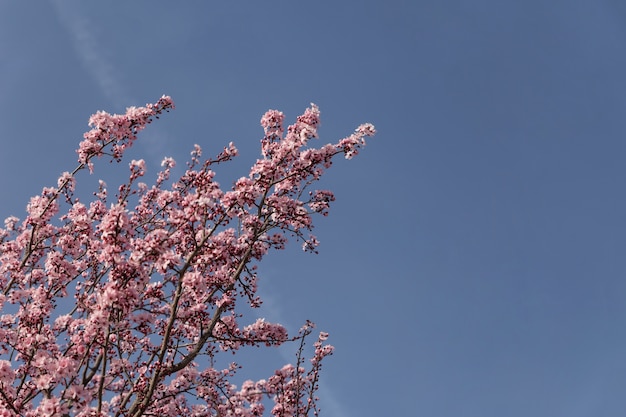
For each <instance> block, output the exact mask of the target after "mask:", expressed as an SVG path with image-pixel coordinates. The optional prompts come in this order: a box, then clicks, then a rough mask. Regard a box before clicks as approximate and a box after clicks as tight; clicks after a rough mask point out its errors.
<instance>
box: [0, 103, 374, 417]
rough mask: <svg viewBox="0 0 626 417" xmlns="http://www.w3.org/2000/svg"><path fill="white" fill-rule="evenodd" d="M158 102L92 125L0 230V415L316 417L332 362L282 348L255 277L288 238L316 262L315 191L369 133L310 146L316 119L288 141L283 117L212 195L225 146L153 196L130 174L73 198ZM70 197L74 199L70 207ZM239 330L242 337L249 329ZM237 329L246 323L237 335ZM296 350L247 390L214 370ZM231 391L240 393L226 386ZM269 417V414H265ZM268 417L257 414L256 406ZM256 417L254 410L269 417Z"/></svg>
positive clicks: (317, 348) (321, 193) (163, 176)
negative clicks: (67, 161)
mask: <svg viewBox="0 0 626 417" xmlns="http://www.w3.org/2000/svg"><path fill="white" fill-rule="evenodd" d="M172 108H174V104H173V102H172V101H171V99H170V98H169V97H166V96H163V97H161V99H159V100H158V101H157V102H156V103H153V104H147V105H146V106H144V107H129V108H128V109H127V110H126V112H125V113H124V114H121V115H111V114H109V113H106V112H103V111H101V112H97V113H96V114H94V115H93V116H92V117H91V118H90V119H89V125H90V126H91V130H89V131H88V132H86V133H85V134H84V137H83V140H82V141H81V142H80V144H79V147H78V150H77V153H78V160H79V166H78V167H77V168H76V169H75V170H73V171H68V172H64V173H63V174H62V175H61V176H60V177H59V178H58V180H57V182H56V187H46V188H44V189H43V190H42V192H41V194H40V195H38V196H35V197H33V198H32V199H31V200H30V202H29V204H28V206H27V216H26V218H25V220H24V221H23V222H20V220H19V219H18V218H17V217H13V216H12V217H9V218H7V219H6V220H5V222H4V228H3V229H0V306H1V307H2V308H3V312H4V314H3V315H2V316H0V390H1V391H2V393H3V395H0V417H1V416H2V415H3V414H2V413H4V414H6V413H5V411H6V410H9V414H8V415H24V416H39V415H75V416H84V417H86V416H90V417H93V416H102V417H104V416H109V415H129V416H130V415H132V416H141V415H163V416H178V415H185V416H204V415H225V416H226V415H229V416H241V417H253V416H259V415H262V414H263V413H264V412H268V413H271V414H273V415H275V416H289V415H300V416H306V415H310V414H314V415H316V414H317V411H318V410H317V405H316V403H317V398H316V397H315V392H316V390H317V388H318V381H319V377H320V371H321V364H322V361H323V359H324V358H325V357H327V356H329V355H331V354H332V353H333V347H332V346H331V345H328V344H327V343H326V340H327V339H328V334H327V333H324V332H321V333H320V335H319V337H318V339H317V340H316V341H315V342H314V343H313V350H312V352H311V355H312V356H311V357H310V358H309V359H308V360H305V356H306V355H305V353H306V352H305V350H304V346H305V343H304V341H305V339H306V338H307V337H309V336H310V334H311V333H312V329H313V324H312V323H311V322H306V324H305V325H304V326H303V327H302V328H301V329H300V331H299V332H298V333H297V334H296V335H294V336H289V334H288V332H287V329H286V328H285V327H284V326H282V325H280V324H278V323H270V322H267V321H265V320H264V319H257V320H255V321H252V322H251V321H250V320H248V319H247V318H248V316H249V314H250V308H258V307H259V306H261V305H262V299H261V297H260V296H259V294H258V288H259V285H262V283H263V281H262V277H260V276H259V274H258V269H257V265H258V263H259V262H260V261H261V260H263V258H264V257H265V256H266V255H267V254H268V253H269V252H270V250H272V249H279V250H280V249H284V248H285V246H286V244H287V242H288V239H291V240H296V241H299V242H300V243H302V246H303V249H305V250H306V251H311V252H315V251H316V250H317V246H318V245H319V242H318V240H317V238H316V237H315V236H314V235H312V234H311V233H312V231H313V228H314V218H315V216H316V215H317V214H321V215H323V216H325V215H327V214H328V212H329V209H330V204H331V202H333V201H334V199H335V197H334V194H333V193H332V192H331V191H329V190H312V191H309V189H311V188H312V185H313V183H314V182H316V181H318V180H319V179H320V178H321V177H322V176H323V175H324V174H325V172H326V170H328V169H329V168H330V167H331V166H332V163H333V159H334V158H335V157H336V156H337V155H340V154H343V155H345V157H346V158H351V157H353V156H354V155H356V154H357V153H358V151H359V150H360V149H361V148H362V147H363V146H364V145H365V137H367V136H371V135H373V134H374V133H375V129H374V127H373V126H372V125H370V124H364V125H361V126H359V127H358V128H357V129H356V130H355V131H354V132H353V133H352V134H351V135H349V136H348V137H346V138H344V139H342V140H340V141H338V142H337V143H334V144H326V145H322V146H320V147H315V146H312V143H313V142H312V140H313V139H315V138H317V137H318V136H319V132H318V129H319V127H320V111H319V108H318V107H317V106H316V105H314V104H312V105H311V106H310V107H309V108H308V109H306V110H305V112H304V113H303V114H302V115H300V116H298V117H297V118H296V121H295V123H294V124H292V125H290V126H288V127H286V128H285V126H284V119H285V116H284V114H283V113H281V112H279V111H277V110H270V111H268V112H267V113H265V115H264V116H263V117H262V119H261V125H262V127H263V129H264V136H263V138H262V140H261V144H260V145H261V156H260V158H259V159H258V160H257V161H256V162H255V163H254V164H253V166H252V167H251V169H250V171H249V172H248V174H247V175H244V176H242V177H240V178H239V179H237V180H236V181H235V182H234V184H233V185H232V187H230V188H226V189H224V188H222V187H221V185H220V184H219V183H218V182H217V181H216V180H215V178H216V175H215V172H214V169H215V167H216V166H218V165H219V164H222V163H225V162H228V161H230V160H232V159H233V158H235V157H236V156H237V153H238V151H237V148H236V147H235V145H234V144H233V143H232V142H231V143H229V144H228V145H227V146H225V147H224V148H223V149H222V150H221V151H219V153H217V155H215V156H213V157H212V158H205V159H202V158H204V157H203V156H202V155H203V151H202V149H201V148H200V146H198V145H196V146H194V148H193V150H192V151H191V159H190V161H189V163H188V164H187V168H186V169H185V170H184V172H183V173H182V175H181V176H180V178H178V179H175V178H172V177H173V168H174V167H175V161H174V160H173V159H172V158H165V159H164V160H163V162H162V164H161V171H160V172H158V173H156V174H155V175H154V177H155V178H156V180H155V181H154V183H153V184H152V185H148V184H146V182H142V181H141V179H143V178H145V177H149V176H148V175H146V164H145V162H144V161H143V160H141V159H138V160H131V161H130V163H129V168H130V173H129V176H128V179H127V181H126V182H124V183H122V184H121V185H119V186H118V187H114V188H112V189H111V190H114V191H113V192H111V193H110V194H109V191H108V188H107V184H106V182H104V181H103V180H99V182H98V184H99V185H98V186H97V189H96V190H95V192H94V193H93V196H94V197H93V199H92V201H89V202H86V203H83V202H81V201H78V199H76V198H75V197H74V195H73V193H74V191H75V188H76V186H78V185H79V184H80V182H79V181H77V175H78V174H79V173H80V171H81V170H83V169H86V168H88V169H89V170H90V172H93V170H94V167H95V164H94V161H95V160H96V159H97V158H100V157H102V156H105V155H106V156H110V157H111V159H112V161H117V162H119V161H120V160H121V159H122V158H123V156H124V153H125V152H126V150H128V149H129V148H130V147H131V146H132V144H133V143H134V141H135V140H136V139H137V134H138V133H139V132H140V131H141V130H143V129H144V128H145V127H146V126H147V125H148V124H150V123H151V121H152V120H154V119H156V118H158V117H159V116H160V115H161V114H163V113H164V112H167V111H169V110H170V109H172ZM79 195H81V196H82V195H83V194H79ZM250 322H251V323H250ZM240 323H250V324H247V325H240ZM290 341H292V342H297V344H296V346H299V348H296V349H298V355H297V356H296V357H297V362H296V363H294V364H287V365H285V366H283V367H279V368H278V369H277V370H276V371H275V372H274V373H273V374H271V375H270V376H269V377H267V378H265V379H260V380H258V381H256V382H255V381H252V380H246V381H245V382H244V383H243V384H242V385H241V387H237V386H236V385H235V384H233V382H232V381H233V379H234V378H236V377H235V374H236V373H237V372H239V370H240V367H239V366H238V365H236V364H230V365H228V366H225V367H218V364H220V363H224V362H223V355H224V354H225V352H226V353H227V354H231V353H233V354H235V353H237V352H238V349H240V348H242V347H243V346H257V347H261V346H278V345H281V344H284V343H287V342H290ZM239 380H241V379H239ZM270 403H273V404H271V405H270ZM266 405H267V407H266ZM266 408H267V409H266Z"/></svg>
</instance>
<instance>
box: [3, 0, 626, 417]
mask: <svg viewBox="0 0 626 417" xmlns="http://www.w3.org/2000/svg"><path fill="white" fill-rule="evenodd" d="M625 47H626V6H624V4H623V3H622V2H619V1H616V0H597V1H594V2H574V1H560V0H553V1H549V2H548V1H540V0H526V1H510V0H500V1H493V0H477V1H472V2H469V1H460V0H457V1H453V0H440V1H437V2H432V1H418V0H413V1H400V0H390V1H384V2H383V1H368V0H361V1H326V0H322V1H317V2H306V3H305V2H299V1H286V0H285V1H264V2H201V1H188V2H180V3H178V4H177V5H176V6H172V5H171V4H170V3H168V2H162V1H151V2H145V1H144V2H124V3H122V2H119V3H117V6H115V3H106V4H103V3H101V2H78V1H69V0H58V1H50V2H41V3H40V5H39V7H38V8H37V9H35V8H33V7H32V4H30V3H29V4H26V3H20V2H2V3H0V54H1V56H2V57H3V59H2V60H0V144H1V145H2V148H1V151H0V178H2V180H1V181H0V195H1V198H2V202H3V203H2V207H1V209H0V217H7V216H9V215H11V214H15V215H18V216H22V213H23V212H24V207H25V204H26V202H27V201H28V198H29V196H31V195H33V194H36V193H38V192H39V191H40V190H41V188H42V187H43V186H45V185H49V184H53V183H54V182H55V181H56V178H57V176H58V174H60V173H61V172H62V171H65V170H69V169H71V168H73V167H74V166H75V164H76V154H75V153H74V149H75V147H76V145H77V143H78V142H79V140H80V138H81V135H82V133H83V132H84V131H85V130H86V129H87V126H86V121H87V119H88V117H89V115H90V114H91V113H93V112H95V111H96V110H99V109H104V110H107V111H111V112H121V111H123V110H124V108H125V107H127V106H131V105H142V104H145V103H146V102H151V101H154V100H156V99H157V98H158V97H160V96H161V95H162V94H168V95H171V96H172V97H173V98H174V100H175V102H176V105H177V109H176V110H175V111H174V112H172V113H170V114H168V115H167V116H165V117H163V118H162V119H161V120H160V121H158V122H157V123H155V124H154V125H152V126H150V128H149V129H148V130H146V131H145V134H143V135H142V137H141V139H140V142H138V143H137V146H136V147H135V148H133V150H132V152H131V155H130V157H133V158H139V157H142V158H144V159H146V161H147V163H148V167H149V169H150V167H152V171H151V172H153V173H154V172H156V169H157V167H158V162H160V160H161V159H162V157H164V156H172V157H174V158H175V159H176V160H178V161H179V163H180V164H181V165H183V161H185V160H186V158H187V156H188V154H189V151H190V150H191V149H192V146H193V144H194V143H199V144H200V145H201V146H203V148H204V149H205V152H206V154H211V153H214V152H216V151H219V150H221V149H222V147H223V146H224V145H225V144H227V143H228V142H229V141H231V140H232V141H234V142H235V143H236V145H237V147H238V148H239V149H240V151H241V157H240V158H239V159H238V161H237V162H236V163H235V164H233V165H232V166H229V167H226V166H225V167H224V170H222V171H218V178H222V180H221V182H222V183H224V184H228V183H229V182H230V181H232V179H233V178H236V177H237V176H240V175H244V174H246V173H247V171H246V169H247V167H249V165H250V163H251V162H252V161H254V160H255V158H256V154H257V152H258V140H259V139H260V137H261V134H262V131H261V128H260V127H259V125H258V120H259V119H260V117H261V115H262V114H263V113H264V112H265V110H267V109H269V108H276V109H280V110H282V111H284V112H285V114H286V117H287V120H288V121H290V122H291V121H293V120H294V118H295V117H296V116H297V115H298V114H300V113H301V112H302V111H303V110H304V108H305V107H306V106H308V104H309V103H310V102H314V103H316V104H318V105H319V106H320V108H321V111H322V128H321V131H320V133H321V137H322V141H321V142H320V143H326V142H331V141H335V140H336V139H338V138H340V137H343V136H345V135H347V134H349V133H350V132H351V131H352V129H353V128H354V127H356V126H357V125H358V124H360V123H363V122H372V123H374V124H375V125H376V127H377V128H378V131H379V133H378V135H377V136H376V137H375V138H373V139H371V140H370V141H369V145H368V147H366V148H365V149H364V151H363V152H362V154H361V155H359V157H358V158H355V159H354V160H352V161H341V163H338V164H336V165H335V166H333V169H332V170H331V171H330V172H329V173H328V177H327V179H326V180H325V181H324V186H326V187H328V188H332V189H333V190H334V191H335V192H336V196H337V202H336V204H335V205H334V207H333V209H332V210H331V214H330V216H329V217H328V218H321V219H318V220H319V221H318V223H317V225H318V226H317V229H316V231H317V235H318V237H319V239H320V240H321V242H322V246H321V248H320V254H319V255H316V256H312V255H306V254H302V253H300V251H299V250H298V248H294V249H292V250H288V251H285V252H280V253H276V254H273V255H272V256H270V257H269V258H268V259H267V263H265V264H264V265H263V267H262V269H261V271H262V273H263V276H264V281H262V292H263V294H264V295H265V296H266V298H267V303H266V307H265V310H264V312H263V313H262V314H264V315H266V316H267V317H268V318H270V319H273V320H277V321H281V322H283V323H284V324H286V325H288V326H289V327H290V328H291V329H293V330H295V329H297V328H298V327H299V325H300V324H301V323H302V322H303V321H304V320H305V319H312V320H314V321H316V322H317V323H318V327H319V328H320V329H323V330H327V331H329V332H330V334H331V342H332V343H333V344H334V345H335V346H336V349H337V350H336V354H335V355H334V356H333V357H331V358H330V359H329V360H328V363H327V364H326V367H325V368H324V375H323V379H322V386H323V390H322V392H321V393H320V395H321V396H322V398H323V401H322V407H323V411H322V415H323V416H327V417H331V416H333V417H370V416H372V417H373V416H383V415H385V416H428V417H459V416H462V417H501V416H509V417H527V416H545V417H554V416H567V417H587V416H588V417H592V416H593V417H612V416H616V417H617V416H622V415H623V412H624V410H625V409H626V396H625V395H624V387H625V386H626V354H625V352H626V279H625V273H626V262H625V257H624V252H625V249H626V236H625V232H626V216H625V213H626V198H625V197H624V195H625V194H624V185H625V183H626V169H625V168H624V161H625V160H626V145H625V141H624V138H625V137H626V118H625V117H624V114H626V99H625V98H624V97H625V94H624V93H625V90H626V77H625V75H624V74H625V73H626V55H625V54H624V48H625ZM98 168H100V171H99V172H101V173H103V175H104V174H107V175H113V176H115V175H116V172H117V173H119V172H123V173H125V172H126V164H123V165H122V166H121V167H119V168H114V167H113V168H111V167H108V166H107V164H106V163H102V164H100V165H99V166H97V169H98ZM116 170H117V171H116ZM96 172H98V171H96ZM96 176H97V175H96ZM82 179H83V183H84V184H86V186H87V185H88V184H90V181H93V178H89V177H88V176H87V175H83V176H82ZM80 184H81V182H80V181H79V187H80ZM276 355H277V356H278V358H277V363H280V362H282V361H284V358H283V357H285V358H287V359H290V358H291V356H290V355H291V352H290V350H289V349H288V348H286V349H283V350H281V351H280V352H279V353H277V354H276Z"/></svg>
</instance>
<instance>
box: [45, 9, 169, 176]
mask: <svg viewBox="0 0 626 417" xmlns="http://www.w3.org/2000/svg"><path fill="white" fill-rule="evenodd" d="M53 4H54V6H55V10H56V13H57V16H58V18H59V20H60V22H61V23H62V24H63V26H64V27H65V28H66V30H67V31H68V33H69V34H70V36H71V39H72V43H73V46H74V50H75V52H76V54H77V55H78V57H79V58H80V60H81V62H82V64H83V66H84V68H85V70H86V71H87V72H88V73H89V74H90V76H91V77H92V78H93V79H94V81H95V82H96V84H97V85H98V87H99V89H100V91H101V92H102V94H103V95H104V96H105V97H106V98H107V99H108V100H109V101H110V102H111V104H113V106H115V107H116V108H120V109H125V108H126V107H129V106H132V105H137V106H139V105H143V104H144V103H139V102H138V101H137V100H136V99H134V98H133V97H130V96H129V95H128V94H127V93H126V92H127V91H128V88H126V87H125V86H124V85H123V83H122V82H121V81H120V80H119V78H118V77H117V75H116V74H119V73H120V71H119V70H118V69H116V68H115V66H114V65H113V64H112V61H113V60H112V57H108V56H107V48H105V47H104V46H103V44H102V42H99V41H98V38H97V36H96V34H94V32H93V30H92V29H91V28H92V27H94V24H93V22H91V21H90V20H89V18H88V17H86V16H85V15H84V14H82V13H80V6H81V5H80V2H69V1H65V0H55V1H53ZM155 98H156V97H155ZM95 110H96V109H94V111H95ZM142 135H143V136H147V137H149V138H150V139H149V146H144V147H143V148H144V150H145V151H146V152H147V153H148V154H149V155H150V159H151V162H152V163H153V164H155V166H159V164H160V163H161V161H162V160H163V158H164V157H165V156H166V155H165V154H164V151H165V148H166V146H165V144H166V143H167V138H166V136H165V135H164V134H163V133H162V132H160V131H159V130H158V129H157V128H155V126H151V127H150V130H149V133H147V134H146V133H143V134H142ZM138 143H139V144H142V143H145V141H139V142H138ZM146 145H148V143H146Z"/></svg>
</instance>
